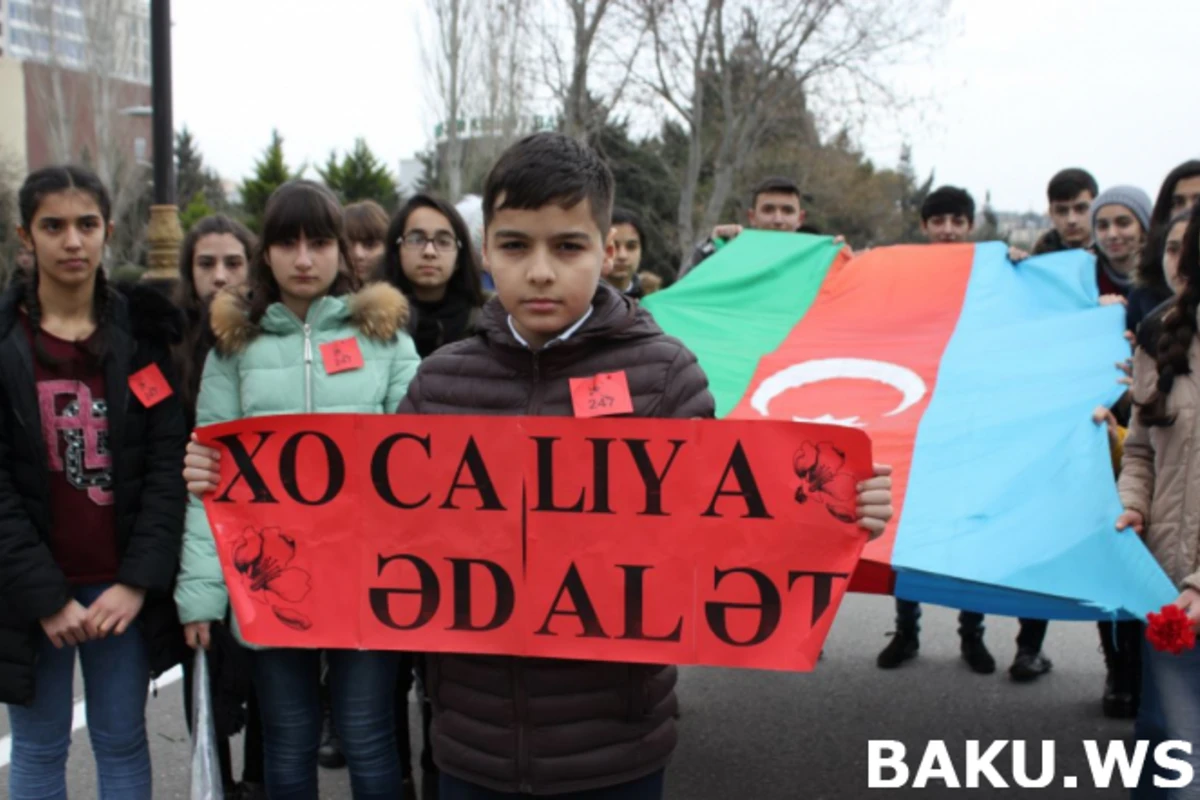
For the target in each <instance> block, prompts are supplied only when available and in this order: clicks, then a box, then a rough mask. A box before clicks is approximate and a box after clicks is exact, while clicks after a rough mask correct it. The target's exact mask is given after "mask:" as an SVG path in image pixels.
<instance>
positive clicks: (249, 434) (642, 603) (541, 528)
mask: <svg viewBox="0 0 1200 800" xmlns="http://www.w3.org/2000/svg"><path fill="white" fill-rule="evenodd" d="M199 435H200V438H201V440H202V441H204V442H205V443H208V444H211V445H213V446H215V447H218V448H221V449H222V450H223V451H224V452H223V456H222V459H221V481H220V484H219V487H218V489H217V491H215V492H213V493H211V494H210V495H208V496H207V498H206V500H205V505H206V508H207V511H208V519H209V521H210V523H211V527H212V532H213V536H214V538H215V541H216V545H217V551H218V553H219V555H220V559H221V566H222V571H223V572H224V575H225V581H226V585H227V586H228V588H229V594H230V600H231V602H232V605H233V610H234V613H235V615H236V617H237V622H238V625H239V628H240V631H241V634H242V636H243V637H245V639H246V640H247V641H249V642H251V643H253V644H258V645H264V646H273V647H309V648H363V649H381V650H408V651H418V652H422V651H425V652H430V651H449V652H464V653H487V654H502V655H515V656H539V657H551V658H572V659H594V660H604V661H628V662H647V663H671V664H709V665H716V666H735V667H757V668H769V669H781V670H811V669H812V668H813V665H814V664H815V663H816V660H817V657H818V654H819V653H820V650H821V647H822V644H823V643H824V641H825V637H826V635H827V634H828V632H829V628H830V626H831V624H832V622H833V618H834V615H835V613H836V611H837V608H838V605H839V604H840V602H841V599H842V596H843V595H844V594H845V591H846V587H847V582H848V579H849V576H850V575H851V573H852V572H853V571H854V568H855V565H856V564H857V562H858V559H859V556H860V554H861V552H862V549H863V545H864V543H865V541H866V534H865V533H864V532H863V531H862V530H860V529H859V528H858V527H857V526H856V524H855V521H854V520H855V517H856V508H855V496H856V488H857V484H858V483H859V482H860V481H862V480H865V479H866V478H868V477H869V476H870V474H871V451H870V442H869V440H868V439H867V437H866V435H865V434H863V433H862V432H861V431H857V430H853V429H849V428H839V427H832V426H823V425H810V424H797V423H792V422H760V421H754V422H741V421H738V422H733V421H720V422H718V421H711V420H709V421H700V420H662V419H633V418H611V417H610V418H599V419H570V418H522V417H486V418H485V417H464V416H447V417H441V416H394V415H389V416H365V415H335V414H326V415H307V416H286V417H259V418H254V419H245V420H240V421H237V422H232V423H225V424H221V425H214V426H211V427H208V428H205V429H202V430H201V431H199Z"/></svg>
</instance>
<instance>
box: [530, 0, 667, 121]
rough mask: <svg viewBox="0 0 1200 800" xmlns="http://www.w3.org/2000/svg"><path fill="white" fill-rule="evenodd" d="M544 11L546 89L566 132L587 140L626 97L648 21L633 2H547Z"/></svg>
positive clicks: (543, 34)
mask: <svg viewBox="0 0 1200 800" xmlns="http://www.w3.org/2000/svg"><path fill="white" fill-rule="evenodd" d="M541 5H542V11H543V13H542V14H540V15H538V17H539V19H541V20H542V21H541V23H540V26H539V31H538V32H539V34H540V38H541V42H542V62H543V74H544V80H545V84H546V89H547V90H548V91H549V92H550V95H551V96H552V97H553V98H554V99H555V100H557V101H558V103H559V104H560V107H561V109H562V115H563V130H564V132H565V133H566V134H567V135H569V136H574V137H576V138H580V139H586V138H588V137H589V136H590V135H592V134H594V133H596V132H597V131H598V130H599V129H600V127H602V126H603V124H604V122H605V121H606V118H607V115H608V113H609V112H611V111H612V109H614V108H616V107H617V106H618V105H619V104H620V103H621V101H622V99H623V97H624V94H625V90H626V88H627V86H628V85H629V82H630V78H631V76H632V74H633V72H634V70H635V66H636V64H637V59H638V56H639V54H640V53H641V50H642V44H643V40H644V38H645V35H646V26H645V21H644V16H643V15H642V14H641V13H640V12H639V9H638V7H637V4H636V3H635V2H633V1H632V0H542V3H541ZM568 44H569V47H568V46H567V45H568ZM597 75H599V79H597Z"/></svg>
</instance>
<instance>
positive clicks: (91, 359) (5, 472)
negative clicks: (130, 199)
mask: <svg viewBox="0 0 1200 800" xmlns="http://www.w3.org/2000/svg"><path fill="white" fill-rule="evenodd" d="M18 201H19V206H20V217H21V226H20V229H19V231H18V233H19V235H20V238H21V242H22V244H23V245H24V247H25V249H26V250H27V251H28V252H29V253H31V254H32V256H33V259H34V268H33V269H32V270H31V271H30V272H29V273H28V274H26V275H24V276H22V277H21V279H19V280H18V281H17V282H16V283H15V284H14V285H13V286H12V287H11V288H10V289H9V291H8V292H6V293H5V295H4V296H3V298H0V700H2V701H4V702H6V703H8V704H9V707H8V712H9V718H10V720H11V723H12V768H11V772H10V777H9V796H10V797H12V798H13V800H25V799H26V798H39V799H42V798H65V797H66V764H67V751H68V748H69V747H70V743H71V717H72V706H73V701H74V697H73V682H74V675H73V673H74V669H75V659H76V654H77V653H78V656H79V660H80V662H81V663H82V667H83V677H84V684H85V687H86V691H85V704H86V708H87V717H88V732H89V734H90V736H91V743H92V751H93V753H94V754H95V757H96V768H97V773H98V777H99V796H100V797H101V798H102V800H103V799H107V798H149V797H151V793H152V788H151V769H150V752H149V748H148V744H147V739H146V724H145V706H146V694H147V689H148V688H149V684H150V678H151V675H156V674H158V673H161V672H163V671H165V670H166V669H168V668H170V667H172V666H174V665H175V664H177V663H178V662H179V659H180V656H181V654H182V645H183V639H182V636H181V635H180V628H179V623H178V620H177V619H176V617H175V613H174V608H173V604H172V603H171V593H170V591H171V585H172V582H173V580H174V577H175V572H176V567H177V565H178V557H179V547H180V540H181V535H182V530H183V512H184V503H185V495H184V484H183V481H182V478H181V476H179V475H178V472H179V470H178V461H179V458H180V456H181V455H182V453H183V448H184V444H185V443H186V441H187V427H186V423H185V422H184V414H183V409H182V406H181V404H180V402H179V398H178V392H177V386H175V385H174V384H173V382H172V375H173V369H172V366H171V360H170V353H169V346H170V344H171V342H172V341H175V340H177V339H178V337H179V334H180V324H179V314H178V312H177V311H176V310H175V309H174V307H173V306H172V305H171V304H170V302H169V301H168V300H167V299H166V298H165V297H163V296H161V295H159V294H158V293H157V292H155V291H153V290H152V289H148V288H140V289H129V290H127V292H126V293H120V292H118V291H116V290H114V289H112V288H110V287H109V285H108V282H107V281H106V279H105V274H104V269H103V267H102V266H101V258H102V256H103V253H104V246H105V243H106V242H107V240H108V237H109V236H110V235H111V234H112V229H113V226H112V222H111V212H112V208H111V202H110V200H109V195H108V192H107V191H106V190H105V188H104V186H103V184H102V183H101V182H100V180H99V179H98V178H97V177H96V176H95V175H94V174H93V173H91V172H89V171H88V170H85V169H81V168H79V167H49V168H46V169H42V170H38V171H37V172H34V173H32V174H31V175H29V177H28V178H27V179H26V180H25V183H24V185H23V186H22V187H21V190H20V193H19V197H18Z"/></svg>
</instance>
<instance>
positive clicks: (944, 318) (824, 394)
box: [729, 245, 975, 594]
mask: <svg viewBox="0 0 1200 800" xmlns="http://www.w3.org/2000/svg"><path fill="white" fill-rule="evenodd" d="M974 255H975V247H974V245H938V246H922V247H916V246H914V247H891V248H888V249H887V250H886V252H884V251H872V252H867V253H865V254H863V255H861V256H858V257H856V258H854V259H853V260H851V261H849V262H839V263H836V264H835V265H834V267H833V268H831V270H830V273H829V276H828V277H827V278H826V279H825V282H824V284H823V285H822V286H821V290H820V293H819V294H818V296H817V299H816V301H815V302H814V303H813V305H812V307H811V308H810V309H809V311H808V313H807V314H805V315H804V317H803V318H801V320H800V321H799V322H798V323H797V324H796V327H795V328H793V329H792V331H791V333H789V334H788V336H787V338H786V339H785V340H784V342H783V344H782V345H781V346H780V347H779V349H778V350H776V351H775V352H773V353H771V354H769V355H767V356H766V357H764V358H763V359H762V361H761V362H760V363H759V365H758V369H757V370H756V372H755V375H754V378H753V380H752V381H751V382H750V386H749V388H748V389H747V391H746V394H745V395H744V396H743V397H742V398H741V400H739V401H738V404H737V406H736V408H734V410H733V412H732V413H731V414H730V415H729V416H730V418H733V419H762V418H763V416H769V417H770V418H771V419H793V418H801V419H808V420H823V421H833V420H839V421H842V422H843V424H847V423H848V424H854V425H856V426H858V427H861V428H863V430H865V431H866V432H867V433H868V434H869V435H870V437H871V440H872V444H873V446H874V457H875V461H876V463H882V464H891V465H892V467H893V469H894V472H893V486H894V488H893V493H894V496H895V498H896V500H895V504H896V514H895V517H894V519H893V521H892V524H891V525H889V526H888V530H887V532H886V533H885V534H884V535H883V536H882V537H880V538H879V539H877V540H875V541H874V542H871V543H870V544H868V545H867V548H866V550H865V551H864V553H863V559H862V561H861V562H860V564H859V567H858V570H857V572H856V573H855V575H854V579H853V580H852V581H851V584H850V588H851V590H852V591H859V592H875V593H885V594H886V593H890V592H891V591H892V588H893V585H894V580H895V576H894V574H893V572H892V568H891V563H892V548H893V545H894V543H895V536H896V527H897V523H898V522H899V519H900V514H901V511H902V509H903V504H904V493H905V490H906V489H907V487H908V476H909V471H910V469H911V466H912V454H913V445H914V443H915V441H916V437H917V427H918V425H919V423H920V421H921V417H922V416H923V415H924V413H925V409H926V408H927V407H928V405H929V400H930V397H931V396H932V394H933V391H934V388H935V387H936V385H937V375H938V367H939V365H940V364H941V360H942V353H943V352H945V349H946V345H947V344H948V343H949V341H950V336H951V335H952V334H953V333H954V329H955V327H956V326H957V324H958V318H959V315H960V313H961V311H962V306H963V299H964V297H965V295H966V290H967V282H968V280H969V279H970V276H971V266H972V263H973V261H974ZM764 411H765V414H764Z"/></svg>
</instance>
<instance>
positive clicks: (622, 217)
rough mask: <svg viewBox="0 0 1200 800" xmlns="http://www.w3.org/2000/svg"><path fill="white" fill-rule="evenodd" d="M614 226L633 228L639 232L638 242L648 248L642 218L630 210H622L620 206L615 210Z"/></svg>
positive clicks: (613, 215)
mask: <svg viewBox="0 0 1200 800" xmlns="http://www.w3.org/2000/svg"><path fill="white" fill-rule="evenodd" d="M612 224H613V225H630V226H632V227H633V229H634V230H635V231H637V235H638V241H639V242H640V243H641V245H642V247H645V246H646V229H645V228H644V227H642V218H641V217H639V216H638V215H637V214H635V213H633V212H632V211H630V210H629V209H628V208H621V207H620V206H617V207H615V208H613V212H612Z"/></svg>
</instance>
